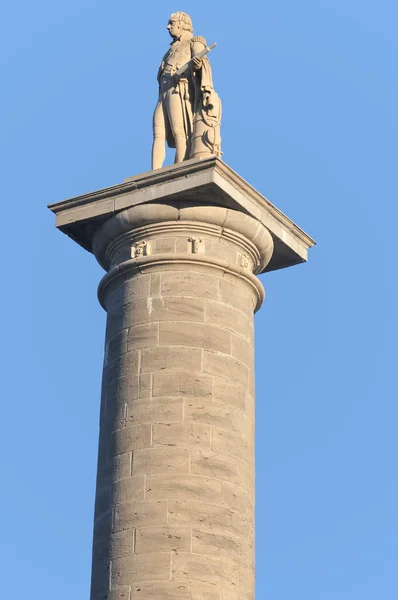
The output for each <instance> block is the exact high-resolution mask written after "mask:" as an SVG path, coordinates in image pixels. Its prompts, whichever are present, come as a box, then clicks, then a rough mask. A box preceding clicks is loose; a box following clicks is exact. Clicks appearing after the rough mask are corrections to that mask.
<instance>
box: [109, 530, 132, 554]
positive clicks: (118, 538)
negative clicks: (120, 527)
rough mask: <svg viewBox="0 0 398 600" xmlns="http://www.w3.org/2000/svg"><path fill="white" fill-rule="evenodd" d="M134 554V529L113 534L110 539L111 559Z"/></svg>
mask: <svg viewBox="0 0 398 600" xmlns="http://www.w3.org/2000/svg"><path fill="white" fill-rule="evenodd" d="M133 553H134V529H125V530H124V531H117V532H115V533H112V535H111V536H110V538H109V558H110V559H111V560H113V559H115V558H121V557H122V556H128V555H129V554H133Z"/></svg>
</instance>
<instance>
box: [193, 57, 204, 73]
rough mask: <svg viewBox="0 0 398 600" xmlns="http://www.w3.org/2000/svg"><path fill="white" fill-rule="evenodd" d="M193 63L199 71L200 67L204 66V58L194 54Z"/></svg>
mask: <svg viewBox="0 0 398 600" xmlns="http://www.w3.org/2000/svg"><path fill="white" fill-rule="evenodd" d="M192 65H193V68H194V70H195V71H199V69H201V68H202V59H201V58H197V57H196V56H194V57H193V59H192Z"/></svg>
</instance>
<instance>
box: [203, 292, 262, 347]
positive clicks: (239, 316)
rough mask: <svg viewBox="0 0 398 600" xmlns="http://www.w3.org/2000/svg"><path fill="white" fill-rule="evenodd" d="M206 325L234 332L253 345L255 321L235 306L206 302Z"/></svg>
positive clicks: (212, 301) (211, 301)
mask: <svg viewBox="0 0 398 600" xmlns="http://www.w3.org/2000/svg"><path fill="white" fill-rule="evenodd" d="M206 323H209V324H211V325H217V326H218V327H222V328H223V329H227V330H228V331H233V332H234V333H237V334H238V335H241V336H243V337H244V338H245V339H247V340H248V341H249V342H250V343H251V344H252V343H253V320H252V319H249V318H248V317H247V315H246V314H245V313H243V312H241V311H239V310H236V308H235V307H234V306H231V305H229V304H224V303H223V302H217V301H214V300H206Z"/></svg>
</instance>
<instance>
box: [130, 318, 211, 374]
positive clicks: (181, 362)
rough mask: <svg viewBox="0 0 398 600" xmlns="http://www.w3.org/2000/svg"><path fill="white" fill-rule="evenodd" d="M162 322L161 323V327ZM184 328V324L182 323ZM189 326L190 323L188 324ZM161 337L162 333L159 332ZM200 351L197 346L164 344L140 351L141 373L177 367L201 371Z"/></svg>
mask: <svg viewBox="0 0 398 600" xmlns="http://www.w3.org/2000/svg"><path fill="white" fill-rule="evenodd" d="M162 325H163V324H161V327H162ZM184 327H185V328H186V325H184ZM189 328H191V325H190V326H189ZM160 337H162V334H160ZM201 368H202V352H201V350H200V349H199V348H189V349H187V348H181V347H180V346H164V347H156V348H150V349H149V350H143V351H142V362H141V370H142V372H143V373H148V372H151V371H164V370H166V369H167V370H168V371H169V370H172V369H177V370H179V371H189V372H190V373H192V372H193V371H201Z"/></svg>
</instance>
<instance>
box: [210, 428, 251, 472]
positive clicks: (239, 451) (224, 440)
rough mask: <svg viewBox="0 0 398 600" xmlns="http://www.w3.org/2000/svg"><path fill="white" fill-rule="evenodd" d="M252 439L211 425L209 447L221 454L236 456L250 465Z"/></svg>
mask: <svg viewBox="0 0 398 600" xmlns="http://www.w3.org/2000/svg"><path fill="white" fill-rule="evenodd" d="M253 441H254V440H250V441H248V440H247V439H244V438H243V437H242V436H241V435H239V434H237V433H234V432H233V431H227V430H225V429H220V428H219V427H213V435H212V441H211V449H212V450H213V451H214V452H217V453H219V454H221V455H222V456H227V457H230V458H232V457H233V458H236V459H237V460H239V461H242V462H244V463H246V464H247V465H249V466H251V465H252V464H253V456H254V449H253Z"/></svg>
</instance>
